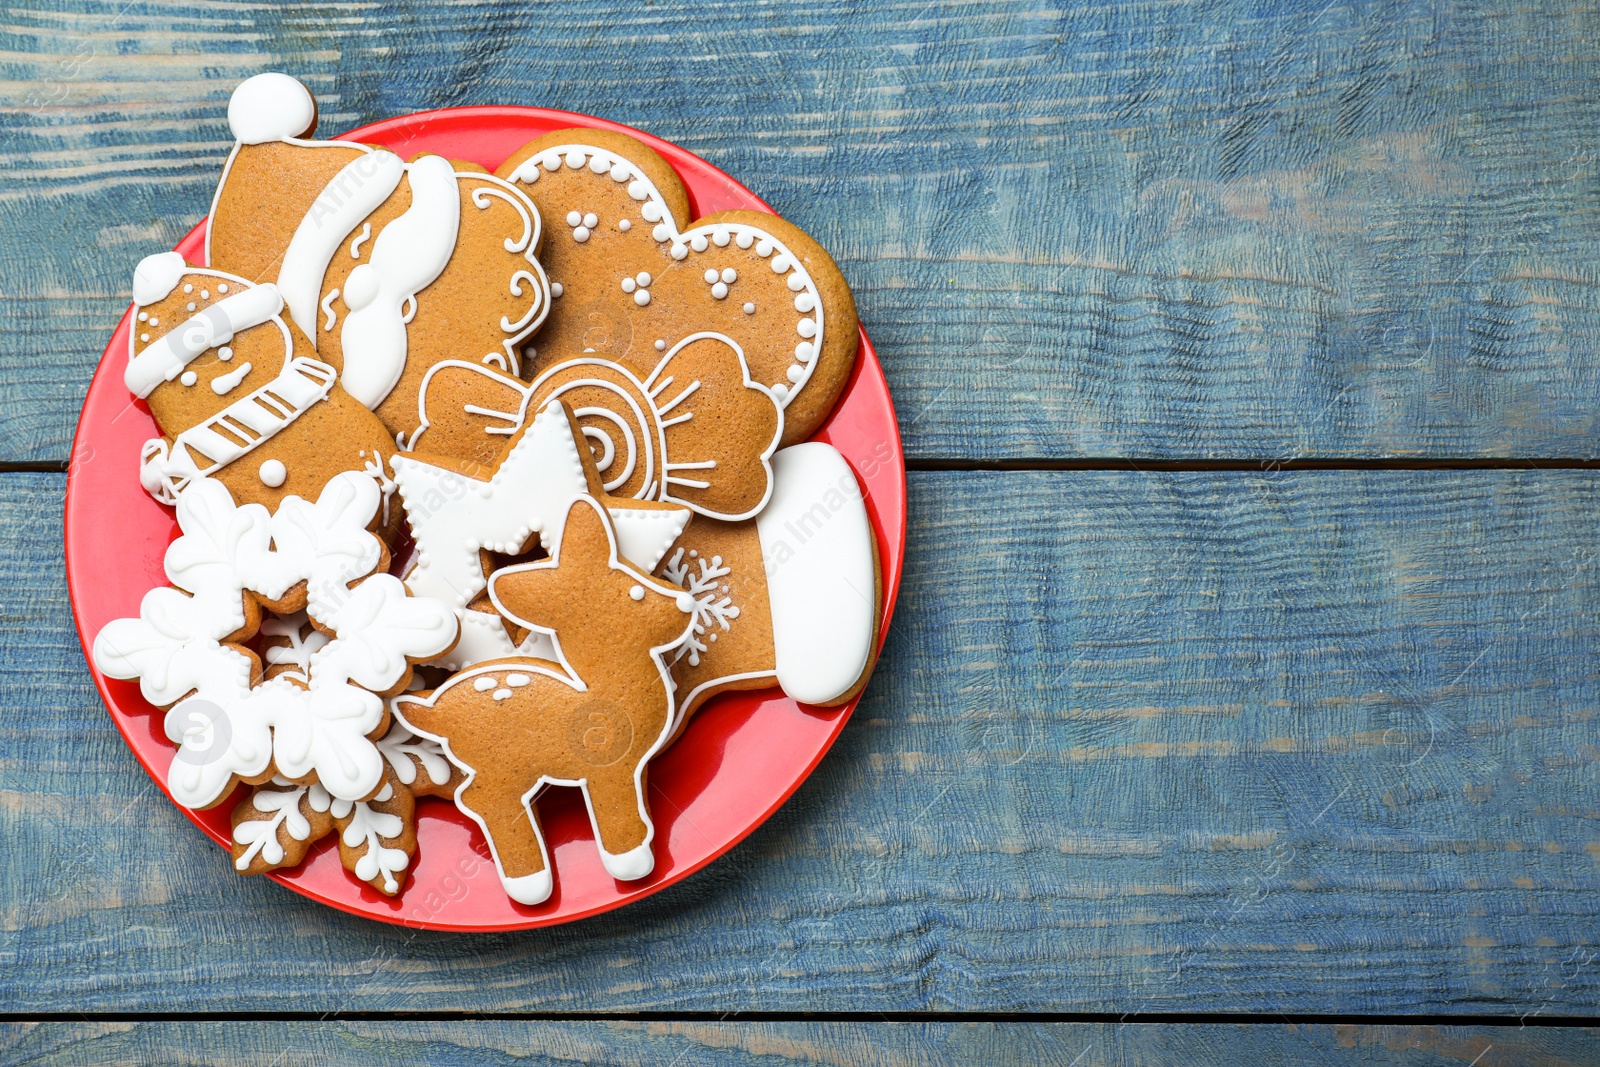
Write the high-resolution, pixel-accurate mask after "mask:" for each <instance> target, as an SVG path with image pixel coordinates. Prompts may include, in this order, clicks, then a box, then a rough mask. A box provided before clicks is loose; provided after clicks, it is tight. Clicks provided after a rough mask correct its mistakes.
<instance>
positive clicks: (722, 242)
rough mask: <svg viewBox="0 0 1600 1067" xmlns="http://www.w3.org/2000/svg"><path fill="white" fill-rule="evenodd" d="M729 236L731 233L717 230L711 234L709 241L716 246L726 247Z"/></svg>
mask: <svg viewBox="0 0 1600 1067" xmlns="http://www.w3.org/2000/svg"><path fill="white" fill-rule="evenodd" d="M731 236H732V234H730V233H728V231H727V230H717V231H715V232H713V233H712V234H711V243H712V244H714V245H716V246H717V247H718V248H727V247H728V239H729V238H730V237H731Z"/></svg>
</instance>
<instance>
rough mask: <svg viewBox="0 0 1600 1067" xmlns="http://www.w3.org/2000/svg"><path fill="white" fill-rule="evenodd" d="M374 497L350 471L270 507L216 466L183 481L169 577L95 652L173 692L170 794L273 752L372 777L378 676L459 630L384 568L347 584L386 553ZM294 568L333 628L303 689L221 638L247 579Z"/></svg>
mask: <svg viewBox="0 0 1600 1067" xmlns="http://www.w3.org/2000/svg"><path fill="white" fill-rule="evenodd" d="M378 504H379V493H378V488H377V486H376V485H375V484H374V483H373V481H372V479H370V478H368V477H366V476H365V475H363V474H356V473H353V472H347V473H344V474H340V475H338V476H336V477H335V478H333V479H332V480H330V481H329V482H328V484H327V486H325V487H324V489H323V492H322V495H321V496H320V497H319V498H318V500H317V502H316V503H315V504H312V503H310V502H308V501H306V500H303V499H301V498H300V497H297V496H290V497H286V498H285V499H284V501H283V502H282V503H281V504H280V505H279V507H278V511H277V512H276V513H274V514H270V515H269V514H268V512H267V510H266V508H264V507H262V506H260V505H259V504H246V505H243V506H239V505H236V504H235V503H234V502H233V497H232V496H231V495H230V494H229V492H228V490H227V488H226V487H225V486H224V485H223V484H222V483H221V482H218V481H215V480H213V479H209V478H205V479H199V480H197V481H194V482H192V483H191V484H190V485H189V486H188V487H187V488H186V489H185V490H184V491H183V492H182V493H180V494H179V495H178V499H177V513H178V525H179V527H180V529H181V530H182V536H180V537H179V538H178V539H177V540H176V541H174V542H173V543H172V544H171V545H170V546H168V548H167V554H166V572H167V577H168V580H169V581H171V582H172V586H170V587H169V586H163V587H160V588H157V589H152V590H151V591H150V592H148V593H146V594H145V597H144V600H143V602H142V603H141V604H140V608H139V617H138V618H137V619H118V620H115V621H113V622H111V623H109V624H108V625H107V626H106V627H105V628H104V629H102V630H101V632H100V633H99V634H98V635H97V636H96V638H95V643H94V660H95V663H96V664H97V665H98V666H99V668H100V669H101V670H102V671H104V672H105V673H106V674H108V675H110V676H111V677H113V678H126V679H133V678H137V679H139V689H140V692H141V693H142V694H143V695H144V697H145V699H146V700H148V701H150V702H151V703H153V704H158V705H171V707H170V709H169V710H168V712H167V716H166V734H167V737H168V738H169V739H171V740H172V741H174V742H177V743H178V744H179V746H180V749H179V754H178V757H177V758H176V759H174V760H173V763H172V766H171V768H170V769H169V771H168V787H169V789H170V790H171V792H172V795H173V796H174V798H176V799H177V800H178V802H179V803H182V804H185V805H188V806H190V807H205V806H207V805H209V804H211V803H214V802H215V801H216V800H217V799H218V798H219V797H220V796H221V795H222V792H223V791H224V790H225V789H226V788H227V787H228V786H229V785H230V784H231V783H232V782H233V781H234V779H235V776H237V777H252V776H254V775H258V774H260V773H262V771H263V770H264V769H265V768H266V766H267V765H268V762H269V761H271V762H275V763H276V766H277V767H278V769H279V771H280V772H281V773H282V774H284V775H286V776H288V777H291V778H303V777H306V776H308V775H310V774H316V775H317V777H318V780H319V781H320V782H321V783H322V785H323V786H324V787H325V788H326V789H327V790H328V791H329V792H330V793H332V794H333V795H334V796H335V797H341V798H345V799H349V800H356V799H359V798H361V797H364V796H367V795H370V794H371V792H372V790H373V789H375V788H376V787H377V785H378V781H379V779H380V778H381V776H382V764H381V757H380V756H379V753H378V750H377V748H376V747H375V746H374V745H373V743H372V742H371V741H369V740H368V739H367V735H368V734H370V733H371V732H372V731H373V730H375V729H376V728H377V726H378V724H379V723H380V722H382V720H383V703H382V701H380V700H379V699H378V697H377V696H376V695H375V694H374V691H383V690H386V689H389V688H392V687H393V686H395V685H396V684H398V683H399V681H400V679H401V678H402V677H403V676H404V672H405V670H406V668H407V666H408V663H409V661H410V659H424V658H427V657H429V656H434V655H438V654H439V653H440V652H443V651H444V650H445V649H446V648H448V647H449V645H450V643H451V642H452V641H453V640H454V639H455V634H456V621H455V615H454V612H452V611H451V610H450V608H449V607H448V606H447V605H445V604H442V603H439V602H438V601H433V600H427V599H424V598H415V597H407V596H406V595H405V589H404V587H403V586H402V585H401V584H400V582H399V580H398V579H396V578H394V577H392V576H390V575H387V574H374V575H372V576H371V577H368V578H366V579H365V580H364V581H362V582H361V583H360V584H359V585H357V586H356V587H355V588H354V589H350V588H349V583H350V582H351V581H352V580H354V579H357V578H360V577H361V576H362V575H366V574H369V573H370V572H371V571H372V570H373V568H374V567H376V566H377V563H378V561H379V559H380V557H381V555H382V550H383V549H382V543H381V542H380V541H379V540H378V539H377V538H376V537H374V536H373V535H372V534H371V533H370V532H368V530H367V528H366V527H367V523H368V522H370V521H371V519H372V516H373V514H374V513H375V512H376V510H377V508H378ZM301 581H304V582H306V583H307V599H308V605H307V611H308V613H309V615H310V617H311V618H314V619H316V620H317V622H318V623H319V624H320V625H321V626H323V627H325V628H327V629H330V630H332V631H333V632H334V633H335V634H336V635H337V636H336V637H335V639H334V640H332V641H329V642H328V643H327V644H326V645H324V646H323V647H321V648H320V649H318V650H316V651H315V652H313V653H312V654H311V656H310V681H309V687H308V688H302V687H300V686H298V685H296V684H294V683H293V682H292V681H290V680H288V679H285V678H277V679H273V680H272V681H268V682H265V683H263V684H261V685H259V686H256V687H254V688H252V687H251V685H250V671H251V664H250V659H249V657H247V656H245V655H244V654H242V653H240V652H237V651H235V650H233V649H232V648H229V647H227V646H225V645H222V644H220V643H219V642H220V641H221V639H222V638H224V637H227V636H230V635H232V634H233V633H235V632H236V631H237V630H238V629H239V628H240V627H241V626H243V624H244V621H245V620H244V611H243V606H242V598H243V594H244V592H245V591H246V590H248V591H251V592H254V593H259V594H260V595H262V596H263V597H266V598H268V599H278V598H280V597H282V596H283V595H284V594H285V593H286V592H287V591H288V590H289V589H290V588H291V587H292V586H294V585H295V584H297V583H298V582H301ZM174 587H176V588H174ZM186 594H187V595H186ZM219 712H220V713H219ZM219 749H220V751H218V750H219Z"/></svg>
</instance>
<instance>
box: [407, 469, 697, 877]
mask: <svg viewBox="0 0 1600 1067" xmlns="http://www.w3.org/2000/svg"><path fill="white" fill-rule="evenodd" d="M490 595H491V597H492V598H493V599H494V603H495V606H496V607H497V608H498V609H499V610H500V611H501V613H503V614H504V615H505V616H506V617H508V618H511V619H513V620H515V621H517V622H518V623H519V624H521V625H523V626H526V627H529V628H536V629H540V630H543V631H544V632H546V633H547V634H549V635H551V637H552V639H553V643H554V650H555V660H554V661H553V662H552V661H550V660H545V659H537V658H512V659H506V660H500V661H495V662H492V663H484V664H479V665H478V666H476V667H473V668H472V669H470V670H466V671H463V672H461V673H459V674H456V675H454V676H453V677H451V678H450V679H449V680H448V681H447V682H446V683H445V684H444V685H442V686H440V687H439V688H438V689H436V690H434V691H433V692H432V693H429V694H417V695H412V694H404V695H402V696H400V697H397V698H396V699H395V701H394V708H395V714H396V715H397V717H399V718H400V719H401V720H402V721H403V723H404V724H405V725H406V726H407V728H409V729H410V730H412V732H414V733H416V734H418V735H419V736H423V737H431V738H433V739H435V740H437V741H439V742H440V743H441V744H443V746H444V750H445V754H446V755H447V756H448V757H449V759H450V761H451V762H452V763H454V764H455V765H456V766H457V767H459V768H460V769H461V770H462V771H463V772H464V774H465V775H466V778H465V781H464V782H463V784H462V785H461V787H460V788H459V789H458V790H457V791H456V804H457V805H458V806H459V807H460V808H461V809H462V810H463V811H464V812H466V813H467V814H468V815H470V816H472V818H474V819H475V820H477V822H478V824H479V825H480V826H481V827H482V828H483V832H484V834H485V836H486V837H487V838H488V841H489V848H490V851H491V852H492V853H493V854H494V858H495V866H496V868H497V870H498V871H499V874H500V879H501V884H502V885H503V886H504V887H505V889H506V892H507V893H508V894H509V895H510V896H511V897H512V899H514V900H516V901H518V902H520V903H523V904H538V903H541V902H543V901H544V900H546V899H548V898H549V896H550V892H551V888H552V885H553V879H552V876H551V871H550V856H549V852H548V851H547V850H546V848H545V844H544V835H543V834H542V832H541V831H540V828H539V822H538V816H537V814H536V812H535V810H534V807H533V803H532V802H533V799H534V796H535V794H536V793H537V792H538V791H539V790H540V789H541V788H543V787H544V786H546V785H573V786H578V787H579V788H580V789H582V790H583V796H584V802H585V803H586V804H587V805H588V809H589V818H590V821H591V822H592V823H593V826H594V832H595V841H596V843H597V845H598V846H599V849H600V858H601V860H602V862H603V863H604V864H605V868H606V871H607V872H608V873H610V874H611V876H612V877H613V878H617V879H621V880H624V881H628V880H633V879H638V878H643V877H645V876H646V875H648V874H649V873H650V872H651V871H652V870H654V868H655V856H654V852H653V851H652V848H651V844H652V841H653V839H654V837H655V827H654V824H653V823H652V822H651V820H650V809H649V805H648V802H647V800H646V796H647V778H646V775H647V765H648V763H649V761H650V759H651V758H652V757H653V756H654V755H655V754H656V753H657V752H658V751H660V749H661V748H662V746H663V745H665V744H666V742H667V740H668V737H669V734H670V732H671V729H672V725H673V720H674V714H673V712H674V708H675V701H674V697H673V684H672V679H671V676H670V674H669V672H668V669H667V666H666V663H665V660H664V657H666V656H668V655H670V654H671V652H672V651H673V650H674V649H675V648H677V647H678V646H679V645H681V644H682V643H683V642H684V641H685V640H686V639H687V637H688V633H689V626H690V622H691V619H690V615H689V612H690V611H691V609H692V607H693V603H692V600H691V598H690V596H689V594H688V593H686V592H684V590H683V589H682V588H680V587H678V586H675V585H672V584H670V583H667V582H663V581H661V580H659V579H656V578H652V577H650V575H649V573H648V571H647V570H645V569H643V568H640V567H637V566H635V565H633V564H631V563H629V562H628V561H627V560H626V559H624V558H623V557H622V556H621V555H620V554H619V546H618V541H617V535H616V531H615V530H614V529H613V526H612V522H611V519H610V516H609V515H608V514H607V511H606V509H605V507H604V506H602V505H601V503H600V502H599V501H597V500H595V499H594V498H593V497H587V496H585V497H579V498H578V499H576V500H574V501H573V502H572V504H571V506H570V508H569V509H568V512H567V514H566V516H565V520H564V522H563V523H562V533H561V537H560V540H559V542H557V543H556V545H555V546H554V548H553V549H552V551H551V555H550V558H549V559H548V560H543V561H541V562H538V563H530V564H522V565H518V566H511V567H505V568H502V569H501V570H498V571H496V572H495V573H494V576H493V578H492V579H491V584H490Z"/></svg>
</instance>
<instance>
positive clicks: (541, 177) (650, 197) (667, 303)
mask: <svg viewBox="0 0 1600 1067" xmlns="http://www.w3.org/2000/svg"><path fill="white" fill-rule="evenodd" d="M495 173H497V174H499V175H501V176H502V177H505V178H507V179H509V180H510V181H512V182H514V183H516V184H517V185H518V187H519V188H521V189H523V190H524V191H526V192H527V194H528V197H529V199H531V200H532V201H533V202H534V203H535V204H536V205H537V206H538V208H539V210H540V211H541V212H542V213H543V214H544V217H545V218H546V219H547V220H548V221H549V225H550V228H551V234H550V239H549V241H548V242H547V246H546V248H545V250H544V252H543V253H542V258H543V260H544V263H545V268H546V270H548V271H549V274H550V280H551V293H552V295H554V296H555V297H556V300H555V302H554V303H553V304H552V306H551V311H550V319H549V321H548V322H547V323H546V325H545V328H544V330H543V332H542V333H541V334H540V335H539V337H538V338H537V355H536V358H535V360H534V363H535V369H536V370H537V371H541V372H542V371H543V370H545V369H546V368H548V367H549V366H550V365H551V364H552V363H555V362H560V361H563V360H566V359H570V358H572V357H574V356H578V355H581V354H583V353H586V352H591V353H593V354H594V355H596V356H599V357H601V358H604V359H609V360H612V361H613V362H616V363H620V364H622V365H624V366H626V367H628V368H629V369H631V370H632V371H634V373H636V374H638V375H639V376H641V377H643V376H644V375H646V374H648V373H650V370H651V369H652V368H653V367H654V366H655V365H656V363H657V361H658V360H659V359H660V357H661V353H663V352H665V351H667V350H668V349H671V348H673V347H675V346H676V345H677V344H678V343H679V342H681V341H682V340H683V339H684V338H686V337H690V336H692V335H695V334H699V333H704V332H712V333H716V334H720V335H722V336H724V337H726V338H728V339H729V340H730V341H731V342H732V343H734V344H735V345H736V346H738V347H739V349H740V350H741V352H742V353H743V356H744V358H745V360H746V361H747V363H748V365H749V368H750V373H751V376H752V377H753V378H754V379H755V380H756V381H757V382H760V383H762V384H763V385H766V386H767V387H768V388H770V389H771V390H772V393H773V395H774V396H775V397H777V399H778V401H779V403H780V404H781V405H782V406H783V408H784V432H783V441H782V443H783V444H794V443H796V442H799V441H804V440H806V439H807V438H808V437H810V436H811V435H812V434H813V433H815V432H816V430H817V429H818V428H819V427H820V426H821V425H822V423H823V421H824V420H825V419H826V418H827V416H828V413H829V412H830V411H832V410H833V405H834V402H835V401H836V400H837V399H838V397H839V394H840V392H841V391H842V390H843V388H844V385H845V382H846V381H847V380H848V379H849V376H850V370H851V368H852V366H853V365H854V363H855V358H856V348H857V345H858V343H859V337H858V326H857V321H856V308H855V301H854V299H853V298H852V297H851V295H850V287H849V286H848V285H847V284H846V283H845V280H844V276H843V275H842V274H841V273H840V272H839V268H838V265H837V264H835V263H834V261H833V258H832V257H831V256H829V255H828V253H827V252H826V251H825V250H824V249H823V248H822V246H821V245H819V244H817V242H816V241H814V240H812V239H811V237H810V236H808V235H807V234H806V233H805V232H804V231H802V230H801V229H799V228H798V227H796V226H794V225H792V224H790V223H788V222H785V221H784V220H782V219H780V218H778V217H777V216H774V215H766V214H762V213H759V212H754V211H724V212H720V213H718V214H714V215H708V216H706V217H705V218H701V219H697V220H694V221H693V222H692V223H691V220H690V214H689V198H688V194H687V193H686V192H685V190H684V188H683V183H682V182H681V181H680V180H679V179H678V176H677V174H676V173H675V172H674V171H673V169H672V167H671V166H670V165H668V163H667V162H666V160H664V159H662V158H661V156H659V155H658V154H657V153H656V152H654V151H653V150H652V149H650V148H648V147H646V146H645V145H644V144H643V143H642V142H640V141H638V140H636V139H635V138H632V137H629V136H626V135H625V134H620V133H611V132H607V131H603V130H558V131H556V132H554V133H550V134H546V135H545V136H543V137H540V138H539V139H537V140H535V141H532V142H530V143H529V144H527V145H524V146H523V147H522V148H521V149H519V150H517V151H516V152H513V153H512V154H511V157H510V158H509V159H507V160H506V161H505V162H504V163H503V164H501V166H500V167H499V168H498V169H497V170H496V172H495Z"/></svg>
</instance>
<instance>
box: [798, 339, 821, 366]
mask: <svg viewBox="0 0 1600 1067" xmlns="http://www.w3.org/2000/svg"><path fill="white" fill-rule="evenodd" d="M816 354H817V350H816V348H814V347H813V346H812V344H811V342H810V341H801V342H800V343H799V344H797V345H795V346H794V358H795V359H798V360H799V361H800V362H801V363H810V362H811V357H812V356H814V355H816Z"/></svg>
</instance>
